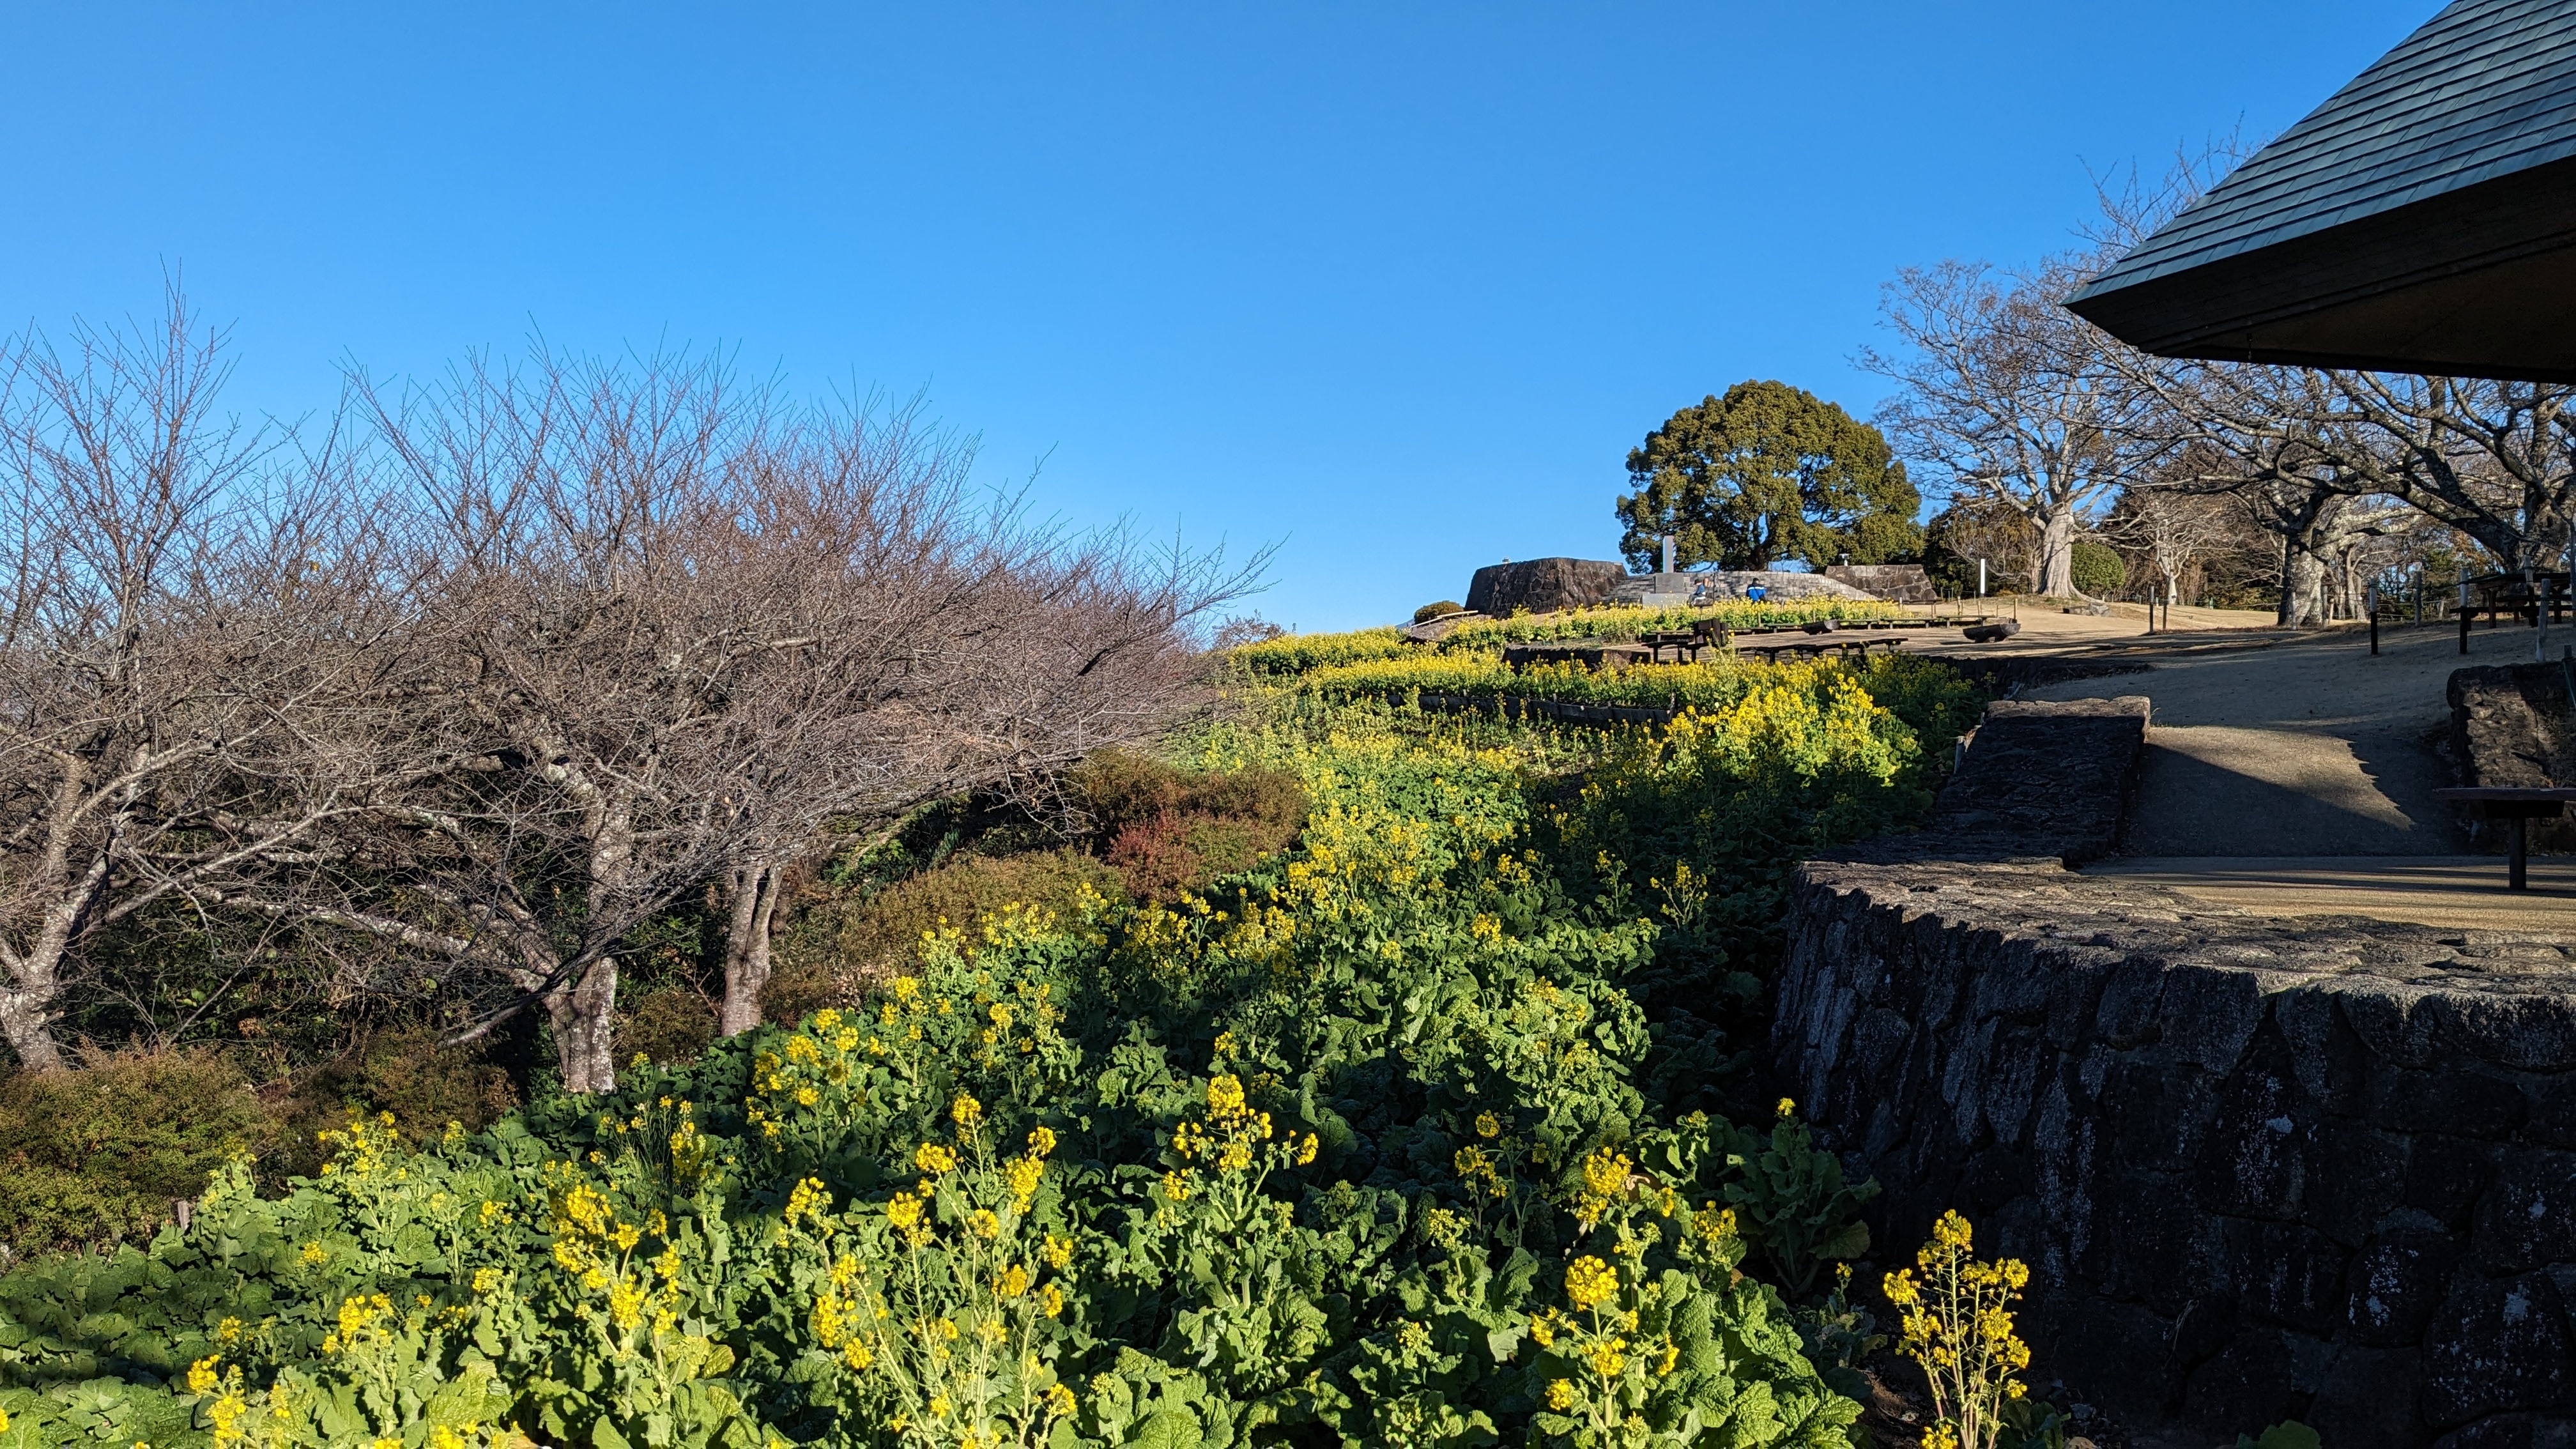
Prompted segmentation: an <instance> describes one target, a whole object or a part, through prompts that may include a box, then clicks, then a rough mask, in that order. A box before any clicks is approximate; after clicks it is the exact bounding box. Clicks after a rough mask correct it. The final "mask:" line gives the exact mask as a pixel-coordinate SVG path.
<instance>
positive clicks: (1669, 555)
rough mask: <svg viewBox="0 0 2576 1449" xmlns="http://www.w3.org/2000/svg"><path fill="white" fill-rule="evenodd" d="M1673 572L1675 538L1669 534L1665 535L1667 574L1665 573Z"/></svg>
mask: <svg viewBox="0 0 2576 1449" xmlns="http://www.w3.org/2000/svg"><path fill="white" fill-rule="evenodd" d="M1672 571H1673V536H1672V535H1671V534H1669V533H1668V534H1665V535H1664V572H1665V573H1671V572H1672Z"/></svg>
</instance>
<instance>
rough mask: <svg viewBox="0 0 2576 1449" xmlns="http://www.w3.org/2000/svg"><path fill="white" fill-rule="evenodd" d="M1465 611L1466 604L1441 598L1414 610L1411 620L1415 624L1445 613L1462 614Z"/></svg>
mask: <svg viewBox="0 0 2576 1449" xmlns="http://www.w3.org/2000/svg"><path fill="white" fill-rule="evenodd" d="M1465 612H1467V606H1466V605H1464V604H1461V603H1457V602H1455V601H1453V600H1449V599H1442V600H1441V601H1440V602H1438V603H1436V604H1425V605H1423V606H1422V607H1421V608H1419V609H1416V610H1414V611H1413V622H1415V623H1417V624H1428V623H1430V622H1431V621H1432V620H1434V619H1437V618H1441V617H1443V616H1445V615H1449V614H1463V613H1465Z"/></svg>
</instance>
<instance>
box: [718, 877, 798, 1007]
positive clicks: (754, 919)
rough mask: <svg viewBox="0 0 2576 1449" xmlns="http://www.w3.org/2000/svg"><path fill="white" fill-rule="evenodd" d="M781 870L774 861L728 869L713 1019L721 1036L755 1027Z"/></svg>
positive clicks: (765, 972) (763, 983) (767, 965)
mask: <svg viewBox="0 0 2576 1449" xmlns="http://www.w3.org/2000/svg"><path fill="white" fill-rule="evenodd" d="M784 874H785V873H784V872H783V871H781V870H780V869H779V868H778V867H777V866H774V865H746V866H740V867H737V868H736V869H735V870H734V872H733V876H732V880H731V882H730V885H731V886H732V890H733V913H732V918H731V919H730V920H729V921H728V922H727V923H726V927H725V990H724V1011H723V1013H722V1015H721V1016H720V1017H719V1018H718V1025H719V1027H720V1028H721V1029H722V1030H723V1032H724V1034H725V1035H726V1036H740V1035H742V1034H743V1033H744V1032H747V1031H749V1030H751V1029H752V1028H753V1027H755V1026H758V1025H760V991H761V988H762V987H764V986H767V985H768V984H769V926H770V921H771V920H772V918H774V917H775V916H776V914H777V912H778V889H779V885H780V880H781V877H782V876H783V875H784Z"/></svg>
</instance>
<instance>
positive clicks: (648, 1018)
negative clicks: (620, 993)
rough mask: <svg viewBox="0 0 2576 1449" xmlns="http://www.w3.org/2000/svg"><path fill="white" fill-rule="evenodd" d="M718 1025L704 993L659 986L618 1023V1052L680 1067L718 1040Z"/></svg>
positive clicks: (645, 995)
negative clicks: (639, 1055)
mask: <svg viewBox="0 0 2576 1449" xmlns="http://www.w3.org/2000/svg"><path fill="white" fill-rule="evenodd" d="M793 1019H794V1018H792V1017H791V1018H790V1020H793ZM716 1024H717V1023H716V1009H715V1008H714V1007H713V1006H711V1005H709V1004H708V1003H707V999H706V998H705V997H704V996H701V995H699V994H698V993H697V992H695V991H692V990H690V989H689V988H688V987H686V986H663V987H657V988H655V989H654V990H652V991H648V992H646V993H645V994H644V995H643V997H642V998H640V999H639V1000H637V1001H636V1003H635V1006H634V1009H633V1010H632V1011H630V1012H628V1013H627V1015H626V1019H625V1020H624V1021H621V1022H619V1023H618V1027H617V1054H618V1055H619V1056H620V1057H626V1056H629V1055H632V1054H641V1055H642V1056H644V1057H645V1058H646V1059H647V1060H649V1061H652V1062H653V1063H655V1064H656V1065H659V1066H666V1067H668V1066H676V1065H678V1064H680V1063H682V1062H685V1061H689V1060H692V1059H693V1058H695V1057H696V1056H697V1055H698V1053H700V1052H702V1051H705V1050H706V1049H707V1045H708V1043H710V1042H713V1041H714V1040H715V1039H716Z"/></svg>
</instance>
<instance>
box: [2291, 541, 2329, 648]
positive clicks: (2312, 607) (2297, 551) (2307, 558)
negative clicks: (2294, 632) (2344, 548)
mask: <svg viewBox="0 0 2576 1449" xmlns="http://www.w3.org/2000/svg"><path fill="white" fill-rule="evenodd" d="M2285 552H2286V553H2287V554H2288V557H2287V558H2286V559H2285V560H2284V561H2283V565H2282V569H2281V607H2280V619H2281V622H2282V623H2284V624H2286V625H2288V626H2290V627H2291V628H2293V629H2307V628H2314V627H2316V626H2318V625H2320V624H2323V623H2325V622H2326V583H2327V579H2326V573H2327V570H2326V561H2325V560H2324V559H2321V558H2319V557H2317V556H2316V554H2314V553H2313V552H2310V551H2309V550H2307V549H2305V548H2301V547H2299V546H2298V544H2297V542H2296V541H2295V540H2293V541H2291V543H2290V544H2289V546H2288V548H2287V549H2286V550H2285Z"/></svg>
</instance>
